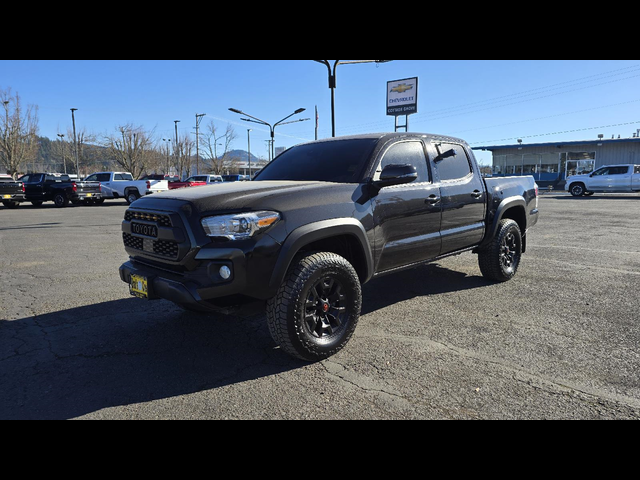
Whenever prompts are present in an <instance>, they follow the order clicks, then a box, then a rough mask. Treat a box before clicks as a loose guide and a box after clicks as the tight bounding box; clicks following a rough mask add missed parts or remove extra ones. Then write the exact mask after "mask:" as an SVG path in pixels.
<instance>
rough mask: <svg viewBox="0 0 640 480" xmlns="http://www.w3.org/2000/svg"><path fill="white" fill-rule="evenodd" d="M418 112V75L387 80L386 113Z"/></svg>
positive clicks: (406, 113)
mask: <svg viewBox="0 0 640 480" xmlns="http://www.w3.org/2000/svg"><path fill="white" fill-rule="evenodd" d="M417 112H418V77H413V78H404V79H402V80H393V81H391V82H387V115H393V116H396V117H397V116H399V115H411V114H412V113H417Z"/></svg>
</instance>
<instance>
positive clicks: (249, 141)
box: [247, 128, 251, 180]
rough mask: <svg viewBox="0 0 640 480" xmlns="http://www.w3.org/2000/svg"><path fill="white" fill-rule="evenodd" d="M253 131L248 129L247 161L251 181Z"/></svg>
mask: <svg viewBox="0 0 640 480" xmlns="http://www.w3.org/2000/svg"><path fill="white" fill-rule="evenodd" d="M250 133H251V129H250V128H247V159H248V160H249V180H251V135H250Z"/></svg>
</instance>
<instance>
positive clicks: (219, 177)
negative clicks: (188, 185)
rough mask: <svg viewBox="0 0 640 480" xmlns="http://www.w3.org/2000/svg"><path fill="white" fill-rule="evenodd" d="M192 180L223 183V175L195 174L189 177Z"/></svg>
mask: <svg viewBox="0 0 640 480" xmlns="http://www.w3.org/2000/svg"><path fill="white" fill-rule="evenodd" d="M189 180H191V181H192V182H206V183H207V184H209V183H221V182H222V175H193V176H191V177H189V178H188V179H187V181H189Z"/></svg>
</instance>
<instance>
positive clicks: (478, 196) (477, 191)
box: [471, 190, 482, 198]
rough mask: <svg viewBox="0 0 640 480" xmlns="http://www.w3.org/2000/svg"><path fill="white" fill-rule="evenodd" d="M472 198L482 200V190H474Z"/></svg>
mask: <svg viewBox="0 0 640 480" xmlns="http://www.w3.org/2000/svg"><path fill="white" fill-rule="evenodd" d="M471 196H472V197H473V198H480V197H481V196H482V192H481V191H480V190H474V191H473V193H472V194H471Z"/></svg>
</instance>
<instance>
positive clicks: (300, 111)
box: [229, 108, 309, 160]
mask: <svg viewBox="0 0 640 480" xmlns="http://www.w3.org/2000/svg"><path fill="white" fill-rule="evenodd" d="M305 110H306V109H304V108H299V109H297V110H296V111H295V112H293V113H292V114H291V115H288V116H286V117H284V118H283V119H282V120H279V121H277V122H276V123H274V124H273V126H271V124H270V123H267V122H265V121H264V120H260V119H259V118H256V117H252V116H251V115H249V114H247V113H244V112H243V111H242V110H238V109H236V108H230V109H229V111H231V112H233V113H239V114H240V115H246V116H247V117H249V118H253V120H249V119H248V118H241V119H240V120H244V121H245V122H253V123H259V124H261V125H266V126H267V127H269V130H270V131H271V160H273V154H274V146H273V144H274V132H275V129H276V127H277V126H278V125H281V124H282V122H284V121H285V120H286V119H287V118H290V117H293V116H294V115H297V114H298V113H302V112H304V111H305ZM304 120H309V119H308V118H306V119H304ZM304 120H295V121H298V122H303V121H304ZM287 123H292V122H287Z"/></svg>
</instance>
